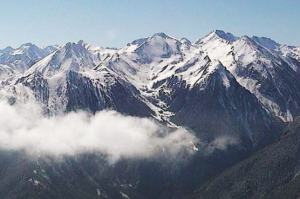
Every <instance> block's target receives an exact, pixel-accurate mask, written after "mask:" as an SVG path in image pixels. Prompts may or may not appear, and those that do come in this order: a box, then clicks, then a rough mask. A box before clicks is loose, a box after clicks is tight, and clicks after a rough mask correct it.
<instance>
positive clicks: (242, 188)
mask: <svg viewBox="0 0 300 199" xmlns="http://www.w3.org/2000/svg"><path fill="white" fill-rule="evenodd" d="M299 141H300V120H299V118H298V119H296V121H295V122H293V123H291V124H290V125H289V126H288V127H287V128H286V129H285V131H284V132H283V134H282V136H281V137H280V138H279V140H278V141H276V142H274V143H273V144H271V145H269V146H267V147H265V148H264V149H263V150H260V151H258V152H256V153H254V154H253V155H251V156H250V157H249V158H247V159H246V160H244V161H242V162H240V163H238V164H237V165H235V166H233V167H232V168H230V169H227V170H225V171H224V172H223V173H222V174H221V175H219V176H217V177H216V178H213V179H212V180H210V181H208V182H207V183H206V184H205V185H203V186H202V187H201V188H200V189H199V190H198V191H196V193H195V194H194V196H193V197H191V198H297V197H298V196H299V193H300V189H299V183H300V181H299V180H300V179H299V175H298V174H299V149H300V148H299V147H300V146H299V143H300V142H299Z"/></svg>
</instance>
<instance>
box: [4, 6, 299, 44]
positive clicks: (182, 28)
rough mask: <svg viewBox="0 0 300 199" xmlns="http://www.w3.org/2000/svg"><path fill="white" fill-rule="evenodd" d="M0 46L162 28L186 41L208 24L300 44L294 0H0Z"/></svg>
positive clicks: (112, 40)
mask: <svg viewBox="0 0 300 199" xmlns="http://www.w3.org/2000/svg"><path fill="white" fill-rule="evenodd" d="M0 3H1V4H0V22H1V23H0V47H4V46H8V45H11V46H13V47H15V46H18V45H20V44H21V43H25V42H33V43H36V44H38V45H42V46H44V45H48V44H63V43H65V42H68V41H78V40H80V39H83V40H85V41H87V42H92V43H95V44H97V45H100V46H111V47H121V46H124V45H126V43H128V42H130V41H132V40H134V39H137V38H140V37H146V36H149V35H152V34H153V33H155V32H166V33H167V34H169V35H171V36H175V37H178V38H180V37H183V36H185V37H187V38H189V39H191V40H192V41H194V40H196V39H198V38H200V37H202V36H204V35H205V34H207V33H208V32H210V31H211V30H214V29H223V30H225V31H228V32H232V33H234V34H236V35H245V34H247V35H258V36H267V37H271V38H273V39H275V40H277V41H278V42H281V43H286V44H291V45H300V21H299V20H300V0H9V1H8V0H0Z"/></svg>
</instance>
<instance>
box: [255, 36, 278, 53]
mask: <svg viewBox="0 0 300 199" xmlns="http://www.w3.org/2000/svg"><path fill="white" fill-rule="evenodd" d="M252 39H253V40H254V41H255V42H256V43H258V44H259V45H261V46H263V47H264V48H267V49H269V50H276V49H278V48H279V47H280V44H278V43H277V42H275V41H274V40H272V39H270V38H267V37H257V36H253V37H252Z"/></svg>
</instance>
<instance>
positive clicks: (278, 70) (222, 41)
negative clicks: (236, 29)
mask: <svg viewBox="0 0 300 199" xmlns="http://www.w3.org/2000/svg"><path fill="white" fill-rule="evenodd" d="M224 34H225V33H222V32H221V33H220V31H216V32H212V33H210V34H209V35H208V36H206V37H204V38H203V39H201V40H199V41H198V42H197V43H196V44H197V45H198V46H199V48H201V49H202V50H203V51H204V52H206V53H207V54H208V55H209V56H210V57H211V58H214V59H218V60H220V61H221V62H222V64H224V66H225V67H226V68H227V69H228V70H229V71H230V72H231V73H232V74H233V75H234V77H235V78H236V80H237V81H238V82H239V84H240V85H242V86H243V87H245V88H246V89H247V90H249V91H250V92H251V93H253V94H255V96H256V97H257V98H258V99H259V101H260V102H261V103H262V104H263V105H264V107H265V108H266V109H267V110H268V111H270V112H271V113H273V114H274V115H276V116H277V117H279V118H281V119H282V120H284V121H291V120H292V119H293V117H294V116H297V115H299V101H300V100H299V96H300V89H299V88H300V85H299V78H298V73H297V70H298V69H296V68H295V67H296V66H295V65H298V64H299V63H298V62H297V61H296V60H294V62H293V64H289V63H291V60H290V57H289V56H282V53H281V52H278V51H276V49H279V48H280V46H279V44H277V43H276V42H273V41H271V40H269V39H266V38H258V37H253V39H251V38H249V37H247V36H243V37H241V38H238V39H235V40H233V39H227V38H226V37H224V36H223V35H224Z"/></svg>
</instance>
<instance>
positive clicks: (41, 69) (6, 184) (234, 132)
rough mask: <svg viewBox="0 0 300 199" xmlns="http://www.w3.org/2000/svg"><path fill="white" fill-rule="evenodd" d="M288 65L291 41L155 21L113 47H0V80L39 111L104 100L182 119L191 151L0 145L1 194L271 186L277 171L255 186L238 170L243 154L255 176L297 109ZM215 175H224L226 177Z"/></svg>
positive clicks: (138, 193)
mask: <svg viewBox="0 0 300 199" xmlns="http://www.w3.org/2000/svg"><path fill="white" fill-rule="evenodd" d="M299 66H300V51H299V47H292V46H286V45H281V44H278V43H277V42H275V41H273V40H271V39H268V38H265V37H255V36H254V37H248V36H243V37H236V36H234V35H232V34H231V33H226V32H224V31H221V30H217V31H214V32H211V33H210V34H208V35H207V36H205V37H203V38H201V39H199V40H198V41H197V42H195V43H192V42H190V41H189V40H187V39H186V38H183V39H180V40H178V39H176V38H173V37H171V36H168V35H166V34H164V33H157V34H154V35H153V36H151V37H148V38H142V39H138V40H135V41H133V42H131V43H129V44H128V45H127V46H126V47H124V48H121V49H110V48H101V47H96V46H93V45H90V44H87V43H84V42H83V41H79V42H78V43H67V44H65V45H63V46H60V47H58V46H50V47H47V48H39V47H37V46H35V45H33V44H24V45H22V46H21V47H20V48H17V49H13V48H6V49H3V50H0V89H1V92H3V93H5V95H7V96H9V100H10V101H11V102H16V101H17V102H26V101H30V100H33V101H37V103H38V104H40V105H41V106H42V107H43V109H44V113H45V115H49V116H55V115H61V114H64V113H67V112H72V111H79V110H80V111H82V110H83V111H87V112H89V113H91V114H95V113H97V112H98V111H101V110H115V111H117V112H120V113H122V114H124V115H130V116H137V117H146V118H151V119H152V120H155V121H156V122H157V123H159V124H160V125H163V126H168V127H169V128H172V129H176V128H179V127H184V128H187V129H188V130H190V131H191V132H193V134H194V135H196V137H197V138H198V139H199V140H200V143H199V144H195V143H191V147H192V148H193V149H194V151H196V152H195V154H194V155H193V156H187V157H185V158H183V159H184V160H182V157H181V156H180V157H178V159H176V160H175V159H170V158H169V157H166V156H167V155H166V154H165V153H164V152H162V157H159V158H158V157H157V158H150V159H143V160H139V159H138V160H136V159H134V160H128V159H124V160H121V161H119V162H117V163H116V164H114V165H109V164H108V162H107V161H106V159H105V158H104V157H103V156H102V155H100V154H93V153H90V154H85V155H80V156H78V157H77V156H76V157H67V158H63V159H62V160H60V161H57V160H55V159H54V158H52V157H47V158H43V157H39V158H35V159H32V158H29V157H26V155H24V153H23V152H19V151H15V152H6V151H2V153H1V154H0V160H3V161H1V162H2V163H1V164H0V170H1V171H3V172H1V174H0V175H1V177H2V181H0V196H1V198H97V197H99V198H185V197H187V198H189V197H190V196H191V195H192V194H191V193H192V192H193V191H194V189H199V192H197V194H196V195H195V197H200V198H206V197H207V198H210V197H211V198H214V197H215V198H219V197H224V198H243V197H244V196H247V197H249V198H251V197H253V198H255V197H260V196H263V194H267V195H266V196H269V197H271V196H273V195H272V194H273V192H272V188H273V187H275V186H277V188H278V189H277V190H279V189H281V185H282V182H281V181H279V180H278V179H279V178H278V179H277V177H274V178H273V174H272V173H271V174H270V175H269V176H271V177H270V178H267V177H268V176H267V177H266V178H267V180H274V181H275V182H277V181H278V183H279V185H277V184H276V185H275V184H274V183H275V182H273V181H272V182H270V185H263V186H262V187H264V186H265V188H262V189H260V188H258V187H256V186H257V184H260V183H261V182H260V181H257V182H256V181H255V182H254V181H253V182H252V181H249V183H250V184H247V183H248V181H247V182H244V179H246V178H245V176H247V175H248V174H246V173H244V172H246V171H247V170H248V168H249V169H252V166H253V173H251V175H253V176H255V175H257V178H255V179H258V178H259V176H264V175H261V174H260V173H259V171H260V170H263V169H264V166H265V165H267V164H269V162H263V161H264V157H265V156H266V155H265V153H267V152H266V150H268V148H272V147H274V146H277V145H278V146H279V147H278V148H280V147H281V145H284V143H286V142H287V141H285V140H289V139H292V138H291V137H293V136H296V135H297V133H295V134H292V135H288V136H287V137H281V138H280V140H279V141H278V138H279V137H280V135H281V132H282V131H283V128H284V127H285V126H286V125H287V124H288V123H290V122H292V121H293V120H294V118H297V116H299V113H300V80H299V78H298V76H299ZM12 104H13V103H12ZM295 139H297V138H296V137H295ZM274 142H276V143H275V144H272V143H274ZM225 143H226V144H225ZM228 143H229V144H228ZM194 144H195V145H194ZM269 144H271V145H270V146H268V147H266V148H265V149H264V150H262V151H260V149H261V148H264V147H265V146H267V145H269ZM215 145H224V146H222V147H219V148H216V147H215ZM293 145H295V143H292V144H291V147H293ZM284 147H285V145H284V146H282V148H284ZM212 149H213V150H212ZM276 150H277V149H276ZM276 150H275V149H274V150H273V151H274V154H275V151H276ZM278 150H279V149H278ZM291 150H294V149H291ZM273 151H271V152H273ZM271 152H270V153H271ZM286 153H290V152H289V147H287V149H286ZM286 153H285V152H284V153H283V154H286ZM291 153H293V152H291ZM253 154H255V155H254V156H257V157H262V158H261V159H255V161H254V160H253V161H254V163H253V164H254V165H249V166H247V169H245V170H241V169H239V167H241V166H235V167H233V169H234V171H232V172H233V173H230V170H229V171H226V172H229V174H221V175H220V176H219V177H216V176H218V174H220V173H221V172H222V171H224V170H225V169H226V168H228V167H231V166H233V165H235V164H236V163H238V162H239V161H241V160H242V159H244V158H246V157H248V156H249V155H253ZM280 155H281V153H280V152H279V151H278V157H277V156H275V157H274V161H273V160H272V161H273V162H276V161H283V164H284V166H283V170H282V171H283V174H282V175H283V176H284V177H287V179H290V176H289V174H288V173H287V170H288V168H290V167H293V166H292V165H293V164H291V165H287V164H285V163H284V161H285V160H281V158H283V156H282V157H281V156H280ZM183 157H184V156H183ZM270 158H271V157H270ZM250 159H251V158H250ZM247 161H249V160H245V161H244V162H242V163H240V164H245V162H247ZM255 164H258V167H261V168H262V169H261V168H256V165H255ZM280 164H281V163H280ZM279 167H280V166H279ZM280 168H281V167H280ZM272 169H273V168H272ZM274 169H275V168H274ZM255 172H257V173H255ZM274 172H275V171H274ZM224 175H228V176H229V177H228V179H229V180H231V181H232V183H226V182H225V181H226V180H227V178H226V179H225V177H223V176H224ZM235 175H236V176H235ZM249 175H250V174H249ZM249 178H250V176H249ZM209 179H213V180H212V181H209V182H207V180H209ZM236 180H240V181H237V182H240V183H235V181H236ZM206 183H210V184H206ZM222 183H224V184H222ZM251 183H252V184H251ZM272 183H273V184H272ZM244 185H245V186H244ZM206 186H208V187H206ZM239 186H240V187H239ZM284 186H286V185H284ZM199 187H200V188H199ZM203 187H204V188H203ZM220 187H227V188H228V190H229V191H228V192H226V191H225V189H224V188H220ZM248 188H249V190H248ZM279 191H280V190H279ZM214 192H218V193H220V195H218V194H214ZM221 193H223V194H221ZM278 193H279V192H278ZM1 194H2V195H1ZM243 194H246V195H243ZM268 194H271V195H268ZM274 194H275V192H274Z"/></svg>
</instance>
